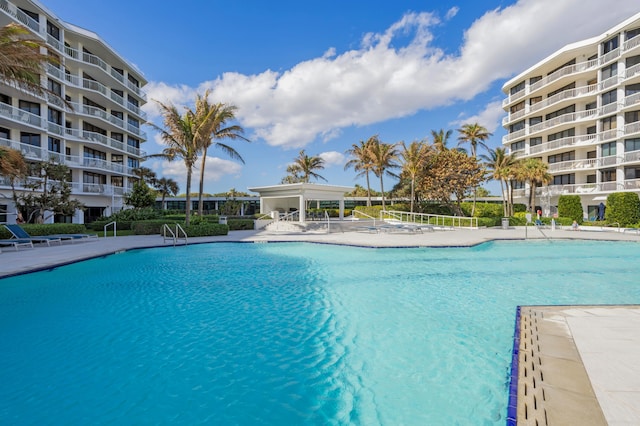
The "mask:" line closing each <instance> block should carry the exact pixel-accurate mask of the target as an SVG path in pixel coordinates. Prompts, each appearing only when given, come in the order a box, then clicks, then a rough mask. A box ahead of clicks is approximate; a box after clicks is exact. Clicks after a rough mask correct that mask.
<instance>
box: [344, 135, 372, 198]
mask: <svg viewBox="0 0 640 426" xmlns="http://www.w3.org/2000/svg"><path fill="white" fill-rule="evenodd" d="M373 138H374V136H372V137H371V138H369V139H368V140H367V141H366V142H364V141H360V144H359V145H358V144H353V145H351V149H348V150H347V151H346V154H348V155H349V156H351V160H349V161H347V164H345V165H344V169H345V170H347V169H348V168H350V167H353V169H354V170H355V171H356V172H358V173H357V174H356V176H357V177H360V176H365V177H366V178H367V207H371V185H370V184H369V172H371V171H372V170H373V160H372V158H371V149H370V147H371V141H372V140H373Z"/></svg>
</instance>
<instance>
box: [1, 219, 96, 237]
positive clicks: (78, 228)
mask: <svg viewBox="0 0 640 426" xmlns="http://www.w3.org/2000/svg"><path fill="white" fill-rule="evenodd" d="M20 226H21V227H22V229H24V230H25V231H27V233H28V234H29V235H38V236H39V235H54V234H86V233H87V228H86V227H85V226H84V225H82V224H80V223H42V224H40V223H25V224H23V225H20ZM0 228H1V229H0V239H9V238H11V237H12V235H11V232H9V230H8V229H7V228H5V227H4V226H2V227H0Z"/></svg>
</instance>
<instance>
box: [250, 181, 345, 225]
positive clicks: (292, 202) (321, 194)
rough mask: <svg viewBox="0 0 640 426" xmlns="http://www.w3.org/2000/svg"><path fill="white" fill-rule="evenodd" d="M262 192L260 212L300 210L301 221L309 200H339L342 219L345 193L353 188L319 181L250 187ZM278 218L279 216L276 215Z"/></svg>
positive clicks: (259, 192) (251, 189) (304, 219)
mask: <svg viewBox="0 0 640 426" xmlns="http://www.w3.org/2000/svg"><path fill="white" fill-rule="evenodd" d="M248 189H249V191H251V192H257V193H258V194H260V213H261V214H272V216H275V214H274V213H272V212H276V211H277V212H286V213H289V212H293V211H296V210H297V211H298V212H299V221H300V222H305V221H306V210H307V201H317V202H319V201H337V202H338V206H339V210H340V214H339V216H340V219H344V194H345V193H346V192H349V191H351V190H353V188H350V187H347V186H336V185H320V184H317V183H290V184H282V185H272V186H257V187H253V188H248ZM275 218H277V217H275Z"/></svg>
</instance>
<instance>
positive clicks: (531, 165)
mask: <svg viewBox="0 0 640 426" xmlns="http://www.w3.org/2000/svg"><path fill="white" fill-rule="evenodd" d="M518 164H519V166H518V167H517V168H516V169H515V170H514V173H515V176H516V179H517V180H519V181H521V182H528V183H529V211H530V212H531V213H533V212H534V211H535V209H536V187H537V186H539V185H547V184H548V183H549V182H551V180H552V179H553V178H552V177H551V175H550V174H549V172H548V169H549V165H548V164H547V163H544V162H543V161H542V160H540V159H538V158H527V159H525V160H524V161H521V162H520V163H518Z"/></svg>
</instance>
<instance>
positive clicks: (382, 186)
mask: <svg viewBox="0 0 640 426" xmlns="http://www.w3.org/2000/svg"><path fill="white" fill-rule="evenodd" d="M380 192H382V210H386V208H385V205H384V183H382V173H380Z"/></svg>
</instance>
